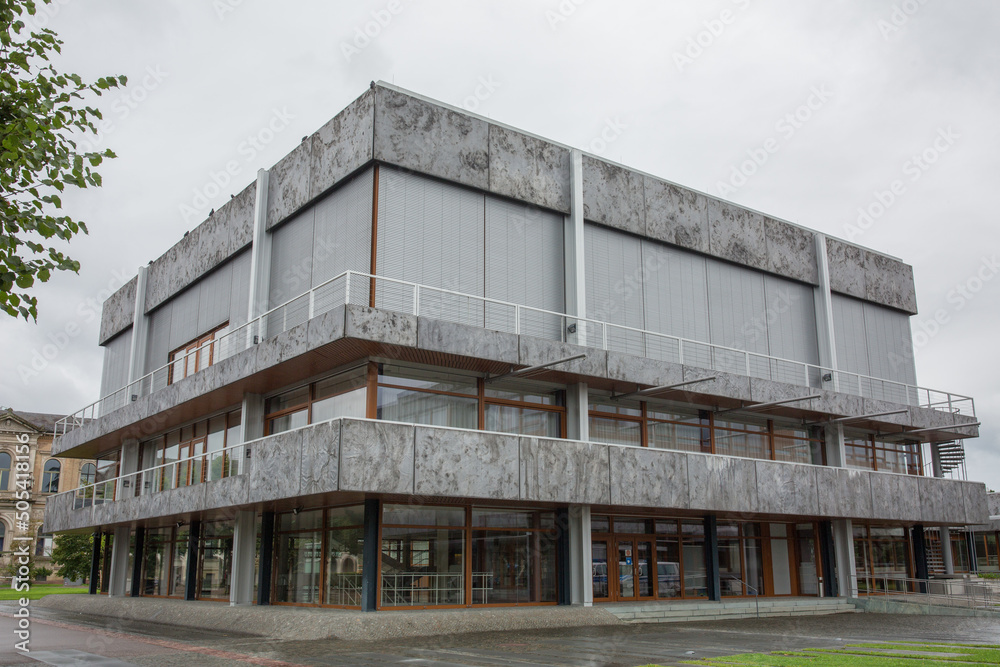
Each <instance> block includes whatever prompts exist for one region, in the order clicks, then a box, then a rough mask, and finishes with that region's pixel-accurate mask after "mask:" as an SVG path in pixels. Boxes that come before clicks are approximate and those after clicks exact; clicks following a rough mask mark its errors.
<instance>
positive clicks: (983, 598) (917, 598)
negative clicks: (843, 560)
mask: <svg viewBox="0 0 1000 667" xmlns="http://www.w3.org/2000/svg"><path fill="white" fill-rule="evenodd" d="M857 586H858V595H859V596H860V597H876V596H877V597H885V598H886V599H889V600H892V601H895V602H916V603H918V604H933V605H942V606H950V607H968V608H970V609H994V610H996V609H1000V606H998V605H1000V600H998V601H995V600H994V599H993V597H994V596H993V589H992V587H990V586H989V585H987V584H982V583H977V582H973V581H969V580H966V579H912V578H909V577H903V576H897V575H892V574H874V575H871V574H870V575H863V574H859V575H858V576H857Z"/></svg>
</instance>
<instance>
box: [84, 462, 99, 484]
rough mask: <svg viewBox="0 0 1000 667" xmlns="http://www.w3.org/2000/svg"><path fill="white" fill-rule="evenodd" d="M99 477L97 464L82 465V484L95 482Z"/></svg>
mask: <svg viewBox="0 0 1000 667" xmlns="http://www.w3.org/2000/svg"><path fill="white" fill-rule="evenodd" d="M95 479H97V466H95V465H94V464H93V463H84V464H83V465H82V466H81V467H80V486H87V485H89V484H93V483H94V480H95Z"/></svg>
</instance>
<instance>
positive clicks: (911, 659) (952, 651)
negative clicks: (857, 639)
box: [646, 643, 1000, 667]
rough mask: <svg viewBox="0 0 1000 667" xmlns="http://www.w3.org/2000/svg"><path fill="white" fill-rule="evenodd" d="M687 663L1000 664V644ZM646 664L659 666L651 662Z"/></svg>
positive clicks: (817, 651) (769, 666) (821, 651)
mask: <svg viewBox="0 0 1000 667" xmlns="http://www.w3.org/2000/svg"><path fill="white" fill-rule="evenodd" d="M682 664H685V665H712V666H716V667H718V666H724V665H753V666H754V667H803V666H805V667H844V666H846V665H851V666H854V665H858V666H859V667H891V666H894V665H900V664H905V665H912V667H957V665H958V664H962V665H1000V645H981V644H917V643H912V644H911V643H900V644H848V645H847V646H845V647H844V648H840V649H827V648H809V649H801V650H798V651H774V652H772V653H744V654H741V655H731V656H726V657H722V658H702V659H700V660H685V661H683V663H682ZM646 667H658V666H657V665H647V666H646Z"/></svg>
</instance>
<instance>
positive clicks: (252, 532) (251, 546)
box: [229, 510, 257, 606]
mask: <svg viewBox="0 0 1000 667" xmlns="http://www.w3.org/2000/svg"><path fill="white" fill-rule="evenodd" d="M256 551H257V513H256V512H254V511H253V510H239V511H238V512H237V513H236V529H235V531H234V533H233V572H232V579H231V581H232V586H231V587H230V590H229V604H230V605H233V606H235V605H242V604H253V583H254V581H253V578H254V558H255V557H256V555H257V554H256Z"/></svg>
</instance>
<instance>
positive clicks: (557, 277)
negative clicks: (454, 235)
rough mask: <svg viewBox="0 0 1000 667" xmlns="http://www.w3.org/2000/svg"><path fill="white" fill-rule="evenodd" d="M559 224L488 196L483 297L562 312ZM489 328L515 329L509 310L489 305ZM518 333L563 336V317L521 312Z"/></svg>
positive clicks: (533, 210) (545, 215)
mask: <svg viewBox="0 0 1000 667" xmlns="http://www.w3.org/2000/svg"><path fill="white" fill-rule="evenodd" d="M564 281H565V275H564V270H563V221H562V218H561V216H558V215H554V214H552V213H547V212H545V211H540V210H538V209H536V208H533V207H530V206H527V205H523V204H515V203H512V202H507V201H504V200H500V199H495V198H492V197H487V198H486V296H487V297H489V298H492V299H498V300H501V301H508V302H511V303H517V304H521V305H525V306H531V307H533V308H540V309H543V310H549V311H554V312H557V313H561V312H563V311H564V310H565V306H566V299H565V289H564ZM487 315H488V316H487V322H486V326H487V328H492V329H498V330H502V331H513V315H514V313H513V309H511V308H509V307H506V306H499V305H495V304H491V305H490V306H489V307H488V309H487ZM521 326H522V332H523V333H527V334H530V335H536V336H544V337H545V338H550V339H552V338H556V339H559V338H561V336H562V319H561V318H558V317H555V316H551V315H544V314H540V313H535V312H532V311H524V312H523V313H522V317H521Z"/></svg>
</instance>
